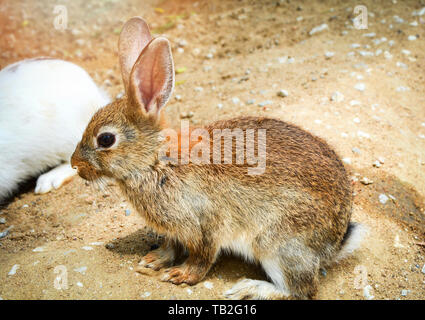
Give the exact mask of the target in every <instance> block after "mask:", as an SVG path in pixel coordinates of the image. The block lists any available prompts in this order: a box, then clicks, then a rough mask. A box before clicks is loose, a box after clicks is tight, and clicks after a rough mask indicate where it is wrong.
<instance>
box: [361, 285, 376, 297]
mask: <svg viewBox="0 0 425 320" xmlns="http://www.w3.org/2000/svg"><path fill="white" fill-rule="evenodd" d="M371 291H372V286H371V285H367V286H365V287H364V288H363V296H364V297H365V298H366V299H367V300H372V299H373V298H374V296H373V295H372V293H371Z"/></svg>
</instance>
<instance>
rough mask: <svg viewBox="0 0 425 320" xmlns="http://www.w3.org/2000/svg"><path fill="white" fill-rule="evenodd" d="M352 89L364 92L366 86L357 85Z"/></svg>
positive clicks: (362, 84)
mask: <svg viewBox="0 0 425 320" xmlns="http://www.w3.org/2000/svg"><path fill="white" fill-rule="evenodd" d="M354 89H356V90H359V91H364V90H365V89H366V85H365V84H364V83H357V84H356V85H355V86H354Z"/></svg>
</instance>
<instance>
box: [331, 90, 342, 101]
mask: <svg viewBox="0 0 425 320" xmlns="http://www.w3.org/2000/svg"><path fill="white" fill-rule="evenodd" d="M331 101H335V102H342V101H344V95H343V94H342V93H341V92H339V91H335V92H334V93H333V94H332V96H331Z"/></svg>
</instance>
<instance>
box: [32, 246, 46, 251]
mask: <svg viewBox="0 0 425 320" xmlns="http://www.w3.org/2000/svg"><path fill="white" fill-rule="evenodd" d="M43 251H44V248H43V247H37V248H35V249H32V252H43Z"/></svg>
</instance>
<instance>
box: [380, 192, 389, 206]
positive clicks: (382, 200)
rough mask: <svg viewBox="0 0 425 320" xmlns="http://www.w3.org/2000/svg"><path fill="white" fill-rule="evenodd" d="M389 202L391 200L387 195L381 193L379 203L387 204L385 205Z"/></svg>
mask: <svg viewBox="0 0 425 320" xmlns="http://www.w3.org/2000/svg"><path fill="white" fill-rule="evenodd" d="M388 200H389V198H388V197H387V196H386V195H385V194H383V193H381V194H380V195H379V202H380V203H382V204H385V203H387V201H388Z"/></svg>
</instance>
